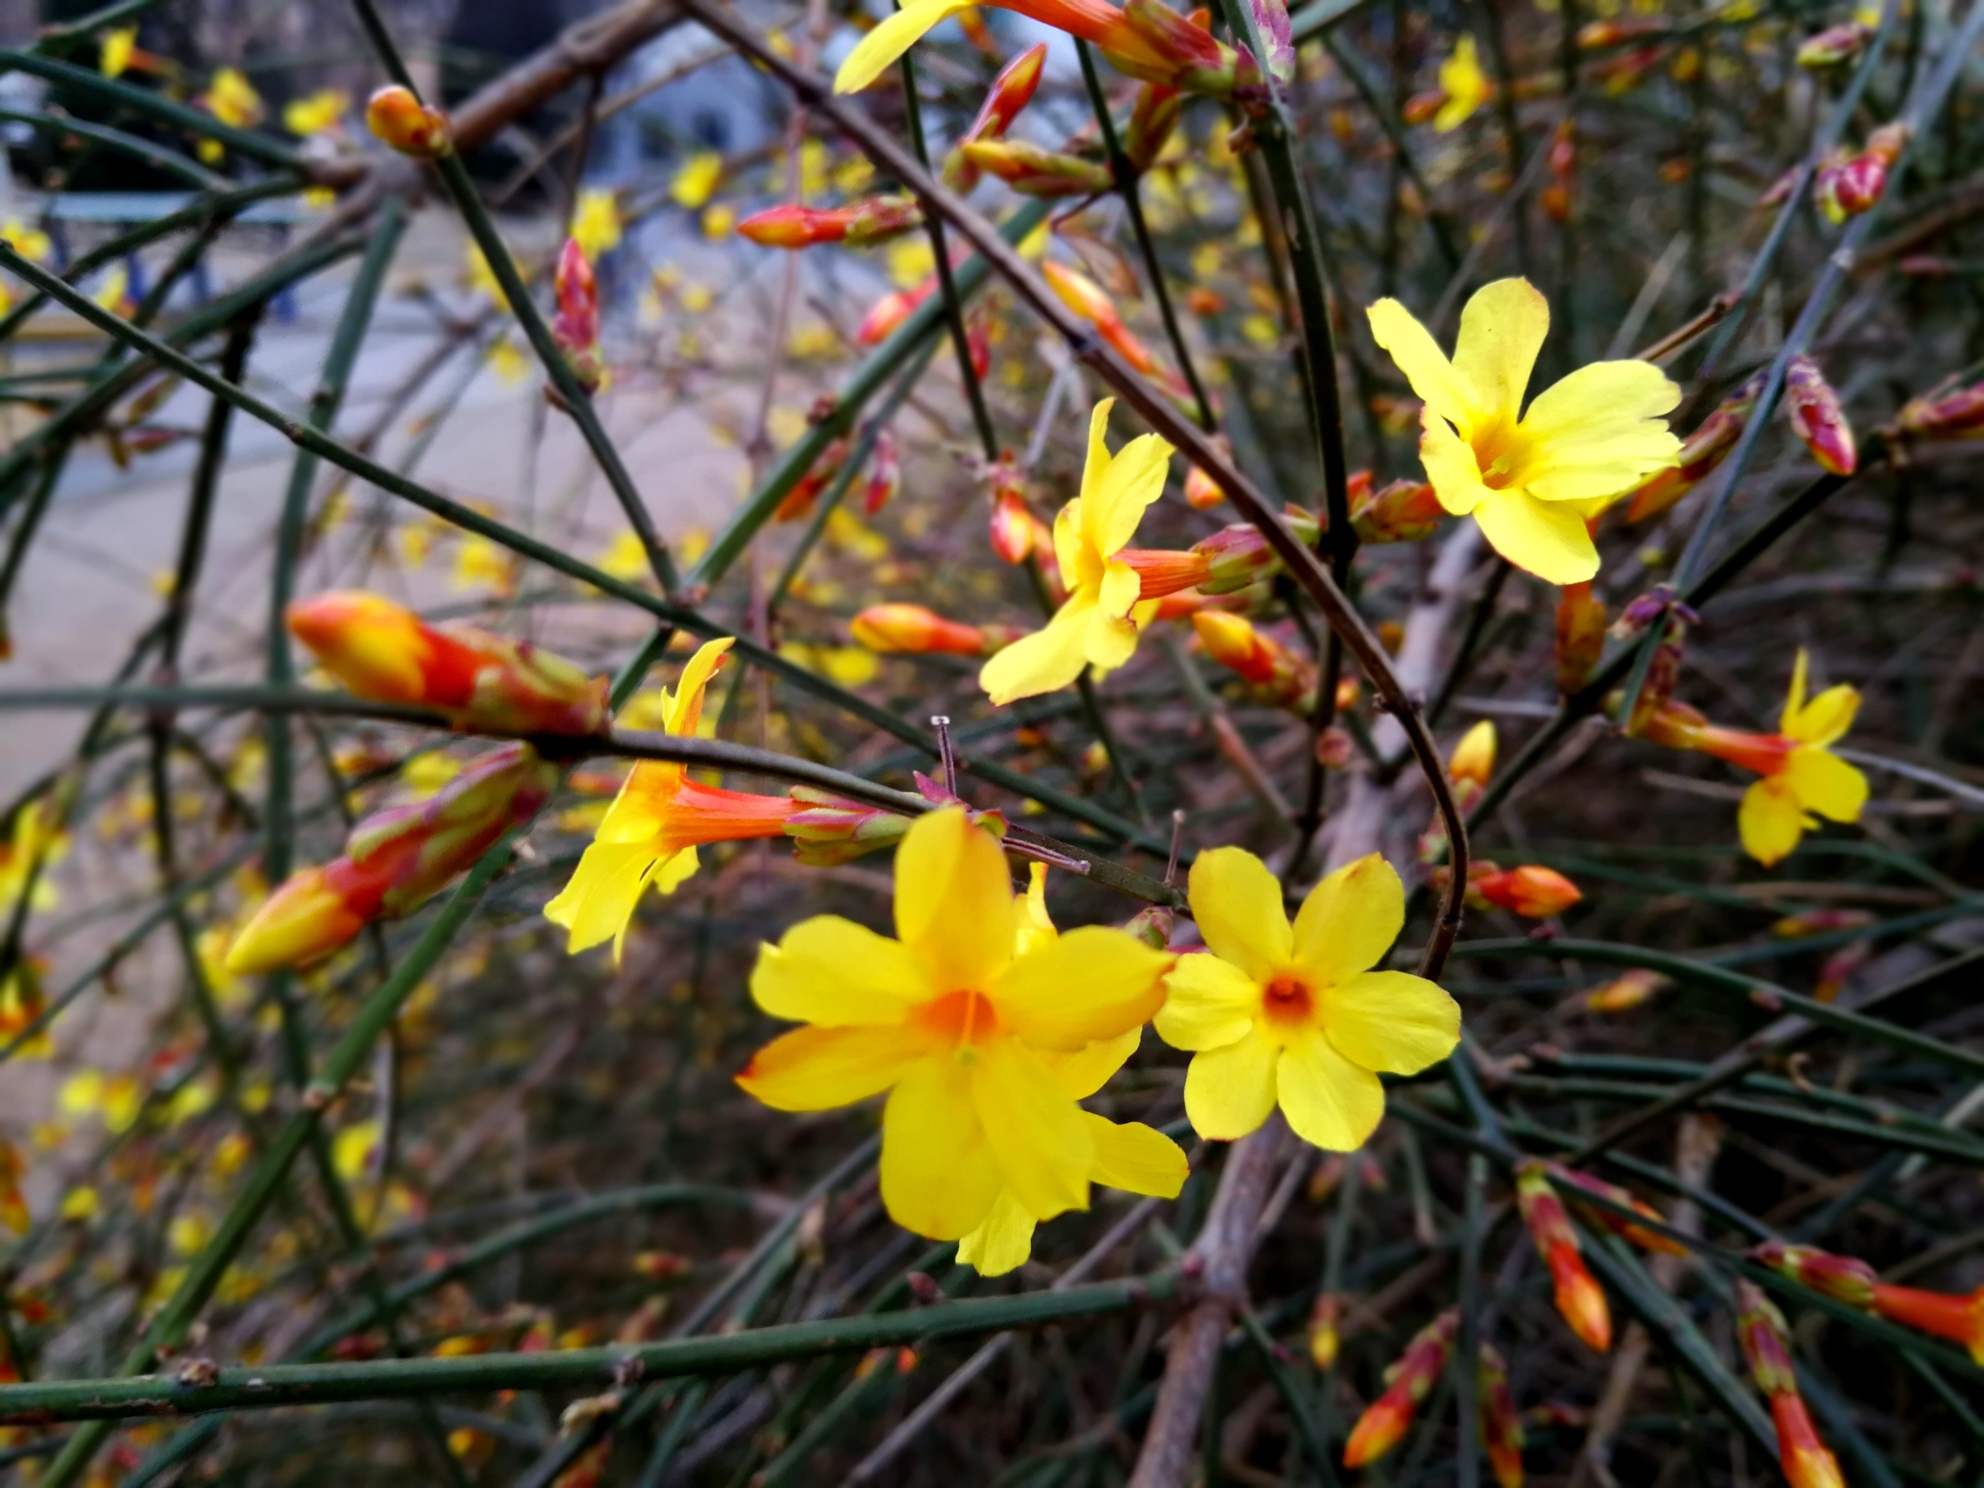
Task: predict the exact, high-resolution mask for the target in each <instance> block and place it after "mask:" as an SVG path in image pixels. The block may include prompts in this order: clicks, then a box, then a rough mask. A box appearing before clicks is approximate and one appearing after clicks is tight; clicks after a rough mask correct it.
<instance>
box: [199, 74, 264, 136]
mask: <svg viewBox="0 0 1984 1488" xmlns="http://www.w3.org/2000/svg"><path fill="white" fill-rule="evenodd" d="M199 102H200V103H201V104H203V105H204V106H205V108H206V110H207V112H208V113H210V114H212V115H213V116H214V117H215V118H216V119H218V120H220V122H221V123H223V124H226V125H230V126H231V127H233V128H235V129H253V128H254V127H255V126H256V125H257V124H259V123H261V122H262V95H261V94H259V93H257V92H256V91H255V85H254V84H253V83H251V82H249V81H248V79H247V78H245V77H243V76H242V75H241V74H240V73H239V72H237V71H236V70H235V69H234V68H232V67H223V68H222V69H221V70H220V71H219V72H217V73H215V74H214V75H213V80H212V81H211V82H209V83H208V84H207V91H206V92H205V93H202V94H201V95H200V97H199Z"/></svg>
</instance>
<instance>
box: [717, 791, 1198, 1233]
mask: <svg viewBox="0 0 1984 1488" xmlns="http://www.w3.org/2000/svg"><path fill="white" fill-rule="evenodd" d="M895 883H896V891H895V922H896V934H897V935H898V937H899V939H896V940H890V939H888V938H887V937H885V936H881V935H877V934H876V933H875V932H874V931H872V930H867V929H864V928H863V927H861V926H860V925H857V924H855V923H853V922H852V921H850V920H844V919H840V918H839V917H837V916H834V915H819V916H816V917H814V918H813V919H810V920H806V921H803V922H802V923H800V924H798V925H795V926H793V928H792V929H790V930H788V931H787V932H786V934H785V938H784V939H783V940H781V941H780V942H779V943H778V945H776V946H770V945H768V946H766V947H764V948H763V949H762V950H761V951H760V952H759V956H758V965H757V968H756V970H754V971H753V973H752V975H751V996H752V997H753V998H754V999H755V1000H756V1002H757V1004H758V1006H759V1007H761V1008H763V1009H764V1010H765V1011H766V1012H768V1013H770V1014H772V1015H773V1016H774V1017H780V1018H791V1019H794V1020H796V1021H799V1022H802V1023H805V1024H807V1025H809V1026H807V1027H804V1028H799V1029H795V1030H794V1031H792V1032H790V1033H787V1034H785V1035H783V1036H782V1037H780V1038H778V1039H775V1040H773V1041H772V1042H771V1043H770V1044H767V1045H766V1046H765V1047H764V1048H762V1049H760V1050H759V1051H758V1052H757V1054H756V1055H755V1056H754V1057H753V1058H752V1060H751V1063H750V1064H749V1065H748V1066H747V1067H746V1068H745V1070H744V1072H743V1073H742V1074H741V1075H739V1076H738V1077H737V1083H738V1084H739V1085H741V1086H743V1088H744V1089H745V1090H746V1091H748V1092H750V1093H751V1094H752V1095H754V1096H756V1097H757V1098H758V1099H759V1100H761V1101H763V1102H764V1103H765V1104H766V1105H768V1106H773V1107H775V1108H777V1109H779V1110H782V1111H824V1110H830V1109H832V1108H834V1107H837V1106H846V1105H851V1104H853V1103H854V1102H856V1101H861V1100H866V1099H868V1098H869V1097H870V1096H875V1095H881V1094H882V1093H883V1092H885V1091H886V1092H887V1093H888V1103H887V1105H886V1106H885V1107H884V1108H883V1112H882V1163H881V1169H882V1172H881V1177H882V1202H883V1204H884V1205H885V1206H886V1207H887V1209H888V1211H889V1214H890V1216H891V1217H892V1218H893V1219H894V1220H895V1222H896V1223H897V1224H899V1225H901V1226H902V1227H903V1228H904V1229H907V1230H913V1231H915V1232H916V1233H917V1234H919V1235H925V1236H928V1237H929V1238H931V1239H933V1240H963V1239H965V1238H966V1237H970V1236H974V1235H975V1236H976V1237H977V1238H976V1239H975V1240H974V1241H973V1254H974V1255H975V1256H976V1257H978V1261H977V1262H974V1264H977V1263H981V1262H982V1263H983V1265H984V1266H985V1267H986V1268H988V1269H989V1268H992V1267H996V1266H1001V1265H1003V1264H1007V1263H1010V1264H1013V1265H1016V1264H1018V1262H1017V1260H1013V1259H1011V1254H1012V1245H1011V1233H1012V1231H1013V1230H1014V1229H1016V1228H1017V1226H1018V1223H1019V1221H1018V1219H1017V1215H1014V1214H1013V1213H1012V1210H1013V1209H1014V1208H1016V1209H1017V1210H1018V1211H1020V1212H1021V1213H1023V1214H1024V1215H1026V1216H1027V1217H1029V1218H1030V1219H1031V1220H1034V1221H1038V1220H1043V1219H1050V1218H1052V1217H1053V1216H1054V1215H1056V1214H1060V1213H1063V1212H1065V1211H1067V1210H1069V1209H1086V1208H1087V1207H1088V1196H1089V1192H1088V1191H1089V1184H1090V1182H1091V1181H1093V1179H1094V1178H1095V1176H1096V1174H1097V1172H1098V1171H1101V1172H1103V1173H1105V1174H1107V1175H1108V1176H1107V1180H1106V1181H1108V1182H1110V1183H1113V1184H1119V1185H1121V1186H1125V1187H1131V1188H1141V1189H1142V1191H1150V1190H1152V1189H1160V1191H1161V1185H1160V1184H1159V1183H1157V1182H1153V1181H1152V1180H1153V1177H1154V1176H1155V1175H1154V1174H1153V1172H1152V1170H1153V1169H1154V1168H1158V1167H1161V1166H1163V1165H1164V1163H1166V1162H1173V1160H1171V1159H1169V1158H1168V1156H1164V1155H1160V1154H1157V1153H1156V1152H1155V1151H1154V1144H1153V1142H1152V1141H1151V1139H1152V1138H1155V1137H1156V1133H1154V1132H1151V1131H1149V1129H1148V1128H1139V1127H1134V1126H1116V1125H1114V1124H1112V1123H1110V1122H1107V1121H1105V1120H1103V1119H1102V1118H1101V1117H1099V1116H1095V1115H1093V1114H1091V1113H1089V1112H1086V1111H1084V1110H1082V1109H1081V1107H1080V1106H1079V1105H1077V1104H1076V1100H1077V1097H1076V1096H1075V1095H1073V1094H1071V1093H1070V1092H1071V1090H1072V1089H1078V1088H1088V1089H1092V1088H1093V1084H1092V1083H1091V1082H1094V1083H1100V1082H1099V1080H1096V1078H1095V1074H1094V1070H1095V1068H1097V1067H1100V1066H1102V1065H1107V1064H1108V1063H1109V1060H1110V1059H1111V1058H1114V1052H1115V1051H1114V1049H1113V1047H1112V1048H1111V1049H1109V1050H1107V1051H1106V1052H1105V1053H1104V1054H1092V1053H1090V1052H1089V1051H1091V1049H1092V1046H1093V1045H1096V1044H1098V1043H1102V1044H1108V1043H1110V1042H1111V1041H1114V1040H1121V1039H1125V1037H1126V1035H1128V1034H1130V1033H1131V1032H1133V1031H1134V1030H1136V1029H1137V1028H1138V1027H1139V1026H1140V1025H1141V1024H1142V1023H1143V1022H1144V1020H1145V1019H1147V1018H1148V1017H1149V1016H1150V1015H1151V1013H1152V1012H1153V1011H1155V1010H1156V1008H1157V1007H1158V1006H1159V1005H1160V1004H1161V1002H1162V1001H1163V989H1162V978H1163V975H1164V970H1165V967H1166V966H1167V965H1168V964H1169V961H1170V958H1169V957H1167V956H1165V955H1163V954H1161V953H1160V952H1157V951H1153V950H1152V949H1150V947H1148V946H1146V945H1144V944H1142V943H1141V942H1139V941H1137V940H1136V939H1135V938H1133V937H1132V936H1129V935H1126V934H1125V933H1124V932H1122V931H1121V930H1114V929H1108V928H1105V927H1103V926H1087V927H1084V928H1082V929H1079V930H1072V931H1070V932H1069V933H1068V934H1066V935H1061V936H1057V937H1054V938H1053V939H1051V940H1047V941H1046V942H1045V943H1044V944H1043V943H1040V942H1038V941H1036V942H1035V943H1033V944H1032V945H1030V946H1029V947H1028V949H1027V950H1025V951H1024V952H1017V951H1016V943H1017V930H1018V926H1019V921H1020V915H1019V912H1018V906H1017V905H1016V903H1015V901H1014V897H1013V891H1012V882H1011V880H1010V878H1009V877H1008V876H1007V870H1006V857H1005V854H1004V853H1003V852H1002V851H1000V848H999V845H998V843H997V842H996V841H994V840H993V839H992V838H991V837H990V836H989V835H987V834H986V833H985V832H984V831H983V830H982V829H980V828H978V827H974V826H972V825H971V823H970V821H969V819H968V818H967V817H966V815H965V813H964V812H963V811H962V810H959V809H957V808H954V807H947V808H945V809H944V810H941V811H934V812H931V813H930V814H929V815H927V816H924V817H921V818H919V819H918V820H917V821H916V822H915V823H914V824H913V825H912V826H911V827H910V829H909V831H908V832H907V834H905V835H904V837H903V840H902V845H901V846H900V847H899V848H898V849H897V851H896V879H895ZM1057 1054H1058V1055H1061V1056H1064V1057H1068V1056H1080V1055H1088V1058H1087V1059H1080V1060H1077V1061H1076V1062H1077V1063H1082V1064H1088V1061H1089V1059H1092V1060H1093V1064H1088V1068H1086V1069H1085V1070H1084V1071H1083V1072H1082V1074H1081V1076H1080V1078H1079V1079H1077V1078H1074V1077H1071V1076H1070V1075H1068V1074H1067V1073H1066V1072H1065V1071H1064V1072H1063V1073H1062V1074H1061V1075H1057V1074H1056V1072H1055V1070H1054V1069H1053V1068H1051V1067H1050V1065H1049V1063H1048V1057H1050V1056H1053V1055H1057ZM1120 1062H1121V1061H1120V1060H1118V1061H1117V1063H1120ZM1109 1068H1111V1069H1113V1068H1114V1065H1109ZM1157 1140H1158V1141H1162V1140H1163V1139H1162V1138H1157ZM1171 1171H1173V1172H1175V1171H1176V1168H1175V1162H1173V1166H1172V1168H1171ZM1177 1176H1179V1177H1181V1178H1182V1173H1180V1174H1177ZM1166 1181H1168V1180H1166ZM1174 1191H1175V1190H1174ZM995 1210H1000V1211H1001V1212H998V1213H995ZM988 1221H990V1222H991V1223H990V1225H989V1227H988Z"/></svg>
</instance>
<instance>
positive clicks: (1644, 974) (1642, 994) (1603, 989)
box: [1584, 966, 1668, 1013]
mask: <svg viewBox="0 0 1984 1488" xmlns="http://www.w3.org/2000/svg"><path fill="white" fill-rule="evenodd" d="M1667 984H1668V979H1667V978H1666V977H1664V976H1662V975H1661V974H1660V973H1659V972H1657V971H1648V970H1647V969H1646V968H1645V967H1643V966H1636V967H1634V968H1633V969H1632V970H1631V971H1629V972H1626V973H1625V974H1624V975H1622V976H1616V977H1614V978H1613V979H1612V980H1611V981H1609V982H1604V983H1601V984H1600V985H1598V986H1596V987H1593V988H1592V989H1591V990H1590V991H1589V992H1587V993H1585V995H1584V1005H1585V1007H1586V1008H1588V1009H1589V1010H1590V1011H1592V1012H1594V1013H1623V1012H1627V1011H1629V1010H1630V1009H1632V1008H1636V1007H1638V1006H1639V1005H1640V1004H1641V1003H1643V1002H1645V1001H1646V1000H1647V999H1648V998H1650V997H1652V996H1653V995H1654V993H1656V992H1658V991H1660V990H1661V989H1662V988H1663V987H1665V986H1666V985H1667Z"/></svg>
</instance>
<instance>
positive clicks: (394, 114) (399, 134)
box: [365, 83, 454, 160]
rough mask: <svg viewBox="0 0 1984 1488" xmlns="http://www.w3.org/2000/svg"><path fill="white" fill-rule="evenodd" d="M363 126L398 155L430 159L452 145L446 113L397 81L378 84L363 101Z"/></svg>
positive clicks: (442, 153) (443, 152) (444, 152)
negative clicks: (371, 93)
mask: <svg viewBox="0 0 1984 1488" xmlns="http://www.w3.org/2000/svg"><path fill="white" fill-rule="evenodd" d="M365 127H366V128H367V129H369V130H371V131H372V133H373V135H374V136H375V137H377V138H378V139H381V140H383V141H385V143H386V144H388V145H390V146H392V148H393V149H395V150H397V151H399V152H400V154H402V155H411V156H413V157H414V158H415V159H416V160H432V159H434V158H435V157H436V156H439V155H445V154H447V153H448V151H449V150H450V149H451V148H453V146H454V138H453V135H452V134H451V133H450V131H449V129H448V116H447V115H446V114H444V113H442V112H441V111H440V110H439V109H437V108H430V107H428V106H427V105H426V104H423V103H422V102H421V101H420V100H419V99H418V98H415V97H414V96H413V90H412V89H410V88H403V87H401V86H400V85H399V84H398V83H393V84H391V85H390V86H388V87H384V88H381V89H380V90H379V91H378V92H376V93H374V94H373V95H372V96H371V98H370V99H368V100H367V101H366V104H365Z"/></svg>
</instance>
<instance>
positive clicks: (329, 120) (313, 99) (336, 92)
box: [282, 88, 351, 139]
mask: <svg viewBox="0 0 1984 1488" xmlns="http://www.w3.org/2000/svg"><path fill="white" fill-rule="evenodd" d="M350 107H351V95H350V94H349V93H346V92H344V91H343V90H342V89H339V88H319V89H318V90H317V91H316V92H315V93H312V94H311V95H310V96H309V97H307V98H293V99H291V100H290V101H289V102H288V103H286V104H284V105H283V110H282V127H283V128H284V129H287V130H288V131H289V132H290V133H291V134H297V135H301V136H303V138H305V139H308V138H310V136H312V135H316V134H323V133H324V132H325V131H326V130H331V129H335V128H337V126H338V125H339V124H340V123H341V122H342V121H343V119H344V115H345V110H346V109H348V108H350Z"/></svg>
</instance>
